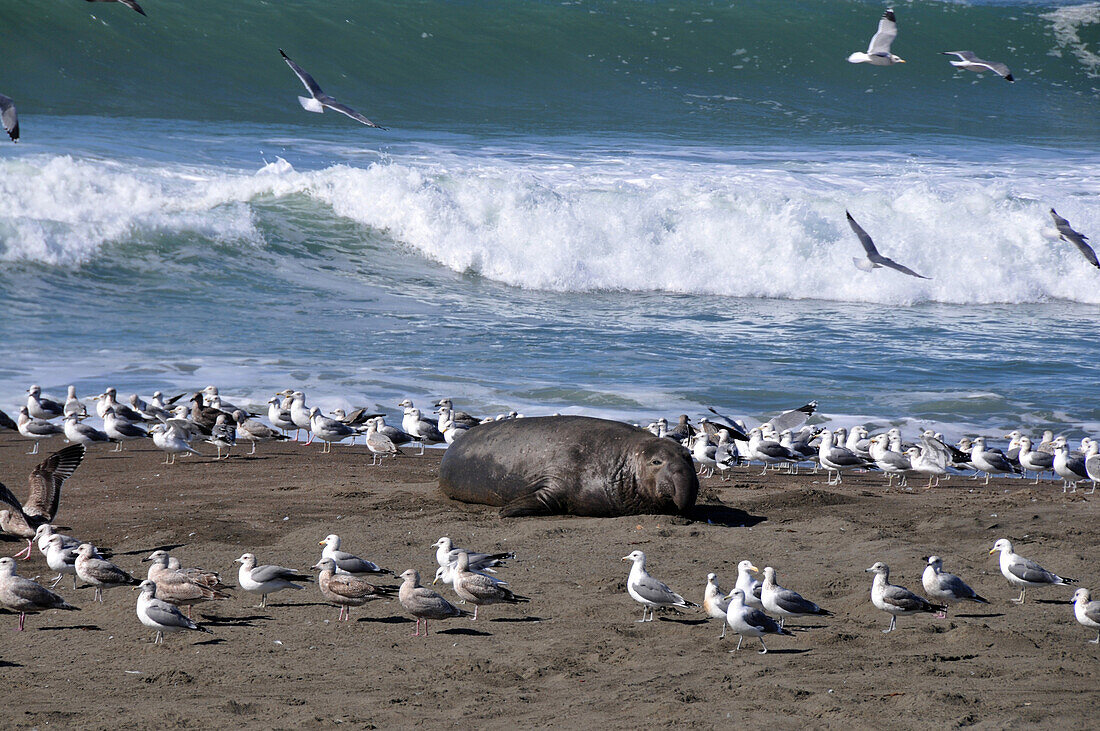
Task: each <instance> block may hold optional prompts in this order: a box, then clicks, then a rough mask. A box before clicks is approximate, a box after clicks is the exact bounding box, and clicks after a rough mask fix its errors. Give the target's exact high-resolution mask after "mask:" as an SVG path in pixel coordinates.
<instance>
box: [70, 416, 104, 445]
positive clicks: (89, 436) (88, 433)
mask: <svg viewBox="0 0 1100 731" xmlns="http://www.w3.org/2000/svg"><path fill="white" fill-rule="evenodd" d="M79 418H80V417H79V416H77V415H76V414H69V415H67V416H66V417H65V420H64V421H63V422H62V423H63V424H64V425H65V427H64V429H65V438H66V439H68V440H69V441H70V442H72V443H74V444H83V445H85V446H87V445H89V444H95V443H96V442H109V441H111V438H110V437H109V436H107V434H106V433H105V432H101V431H100V430H99V429H96V428H95V427H94V426H91V425H90V424H81V423H80V422H79V421H77V419H79Z"/></svg>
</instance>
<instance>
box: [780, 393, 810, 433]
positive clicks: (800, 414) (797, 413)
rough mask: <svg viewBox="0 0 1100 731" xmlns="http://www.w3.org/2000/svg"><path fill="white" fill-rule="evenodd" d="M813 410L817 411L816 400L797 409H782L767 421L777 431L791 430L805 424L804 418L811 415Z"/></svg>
mask: <svg viewBox="0 0 1100 731" xmlns="http://www.w3.org/2000/svg"><path fill="white" fill-rule="evenodd" d="M815 411H817V402H816V401H811V402H810V403H808V404H806V405H805V406H799V407H798V408H797V409H791V410H790V411H784V412H783V413H782V414H780V415H779V416H777V417H775V418H774V419H772V420H771V421H769V422H768V423H769V424H771V425H772V427H773V428H774V429H775V430H776V431H777V432H782V431H786V430H787V429H790V430H792V431H793V430H795V429H797V428H798V427H800V426H802V425H803V424H805V423H806V420H807V419H809V418H810V417H811V416H813V415H814V412H815Z"/></svg>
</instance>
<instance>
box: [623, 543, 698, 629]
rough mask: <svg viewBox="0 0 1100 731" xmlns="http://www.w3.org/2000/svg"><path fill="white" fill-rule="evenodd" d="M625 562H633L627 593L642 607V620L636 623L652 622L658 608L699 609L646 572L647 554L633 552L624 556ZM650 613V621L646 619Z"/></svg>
mask: <svg viewBox="0 0 1100 731" xmlns="http://www.w3.org/2000/svg"><path fill="white" fill-rule="evenodd" d="M622 560H623V561H633V562H634V565H633V566H631V567H630V575H629V576H628V577H627V580H626V592H627V593H628V594H630V596H631V598H632V599H634V601H636V602H639V603H641V605H642V618H641V619H638V620H635V622H636V623H639V624H640V623H642V622H652V621H653V612H652V610H653V609H655V608H656V607H697V606H699V605H698V604H695V603H694V602H689V601H688V600H686V599H684V598H683V597H682V596H680V595H679V594H677V593H676V592H674V591H673V590H672V589H669V588H668V587H667V586H665V585H664V584H662V583H661V582H660V581H657V579H654V578H653V577H652V576H650V575H649V574H648V573H646V570H645V554H644V553H642V552H641V551H632V552H631V553H629V554H628V555H626V556H623V558H622ZM646 612H649V614H650V616H649V619H646V618H645V617H646Z"/></svg>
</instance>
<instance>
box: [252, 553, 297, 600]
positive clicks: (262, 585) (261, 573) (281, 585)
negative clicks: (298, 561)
mask: <svg viewBox="0 0 1100 731" xmlns="http://www.w3.org/2000/svg"><path fill="white" fill-rule="evenodd" d="M237 563H239V564H240V565H241V567H240V569H238V570H237V583H238V584H239V585H240V587H241V588H242V589H244V590H245V591H250V592H252V593H254V594H259V595H260V604H259V607H266V606H267V595H268V594H274V593H275V592H277V591H282V590H283V589H295V590H300V589H301V588H302V587H300V586H298V585H297V584H295V583H293V582H295V581H312V579H311V578H310V577H309V576H303V575H302V574H299V573H298V572H297V571H295V570H294V569H288V568H286V567H283V566H270V565H266V566H257V565H256V556H255V555H254V554H251V553H245V554H242V555H241V557H240V558H238V559H237Z"/></svg>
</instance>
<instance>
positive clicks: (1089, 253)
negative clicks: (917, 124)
mask: <svg viewBox="0 0 1100 731" xmlns="http://www.w3.org/2000/svg"><path fill="white" fill-rule="evenodd" d="M5 114H6V112H5ZM6 121H7V119H6V118H5V122H6ZM1050 215H1051V217H1052V218H1053V219H1054V225H1055V226H1057V227H1058V235H1059V236H1061V237H1062V238H1063V239H1065V240H1066V241H1068V242H1070V243H1071V244H1073V245H1074V246H1076V247H1077V248H1078V250H1079V251H1080V252H1081V255H1082V256H1083V257H1085V258H1086V259H1088V261H1089V264H1092V265H1093V266H1094V267H1096V268H1097V269H1100V261H1097V260H1096V252H1095V251H1093V250H1092V247H1091V246H1089V245H1088V244H1086V243H1085V242H1086V241H1088V240H1089V237H1088V236H1085V235H1084V234H1081V233H1077V232H1076V231H1074V230H1073V228H1072V227H1071V226H1070V225H1069V221H1067V220H1066V219H1064V218H1062V217H1061V216H1059V215H1058V213H1057V212H1056V211H1055V210H1054V209H1053V208H1051V209H1050Z"/></svg>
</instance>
